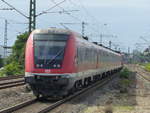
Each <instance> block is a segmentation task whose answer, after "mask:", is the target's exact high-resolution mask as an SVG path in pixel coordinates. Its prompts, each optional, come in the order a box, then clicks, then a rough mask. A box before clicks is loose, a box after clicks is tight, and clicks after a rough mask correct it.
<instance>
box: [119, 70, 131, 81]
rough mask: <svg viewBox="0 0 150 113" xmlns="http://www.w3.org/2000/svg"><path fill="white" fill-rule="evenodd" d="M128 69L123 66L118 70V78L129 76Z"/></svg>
mask: <svg viewBox="0 0 150 113" xmlns="http://www.w3.org/2000/svg"><path fill="white" fill-rule="evenodd" d="M130 73H131V72H130V71H129V70H128V69H127V68H124V69H123V70H122V71H121V72H120V78H126V79H127V78H129V75H130Z"/></svg>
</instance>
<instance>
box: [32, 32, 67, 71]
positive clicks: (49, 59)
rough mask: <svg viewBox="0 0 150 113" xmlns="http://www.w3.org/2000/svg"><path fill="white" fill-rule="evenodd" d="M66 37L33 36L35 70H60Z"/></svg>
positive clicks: (50, 35)
mask: <svg viewBox="0 0 150 113" xmlns="http://www.w3.org/2000/svg"><path fill="white" fill-rule="evenodd" d="M67 37H68V36H67V35H61V34H59V35H56V34H55V35H52V34H42V35H41V34H40V35H39V34H36V35H34V59H35V60H34V61H35V67H36V68H44V69H53V68H61V66H62V61H63V57H64V50H65V46H66V42H67Z"/></svg>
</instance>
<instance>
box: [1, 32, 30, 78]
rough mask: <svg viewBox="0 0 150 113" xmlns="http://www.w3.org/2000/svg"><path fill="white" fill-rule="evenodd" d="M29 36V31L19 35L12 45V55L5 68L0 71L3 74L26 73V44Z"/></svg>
mask: <svg viewBox="0 0 150 113" xmlns="http://www.w3.org/2000/svg"><path fill="white" fill-rule="evenodd" d="M28 36H29V34H28V32H25V33H23V34H21V35H18V36H17V40H16V41H15V44H14V45H13V47H12V55H10V56H9V57H8V58H7V59H6V62H7V63H6V65H5V66H4V69H3V70H1V72H0V74H1V76H3V75H6V76H8V75H16V74H17V75H18V74H23V73H24V58H25V45H26V41H27V39H28ZM2 74H3V75H2Z"/></svg>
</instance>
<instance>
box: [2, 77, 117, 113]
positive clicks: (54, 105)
mask: <svg viewBox="0 0 150 113" xmlns="http://www.w3.org/2000/svg"><path fill="white" fill-rule="evenodd" d="M115 77H116V76H115V75H113V76H110V77H108V78H105V79H102V80H100V81H98V82H96V83H94V84H92V85H90V86H88V87H86V88H84V89H82V90H79V91H78V92H76V93H75V94H73V95H70V96H68V97H66V98H64V99H61V100H58V101H57V102H54V103H52V104H51V105H50V106H48V107H46V108H44V109H42V110H41V111H39V112H38V113H47V112H49V111H51V110H53V109H55V108H57V107H59V106H60V105H62V104H64V103H66V102H68V101H69V100H72V99H74V98H75V97H78V96H80V95H81V94H84V93H86V92H87V91H89V90H90V89H91V90H92V89H94V88H98V87H102V86H103V85H105V84H106V83H108V82H109V81H110V80H112V79H113V78H115ZM36 102H38V101H37V99H33V100H30V101H26V102H23V103H20V104H18V105H15V106H12V107H10V108H7V109H4V110H0V113H11V112H14V111H17V110H21V109H23V108H24V107H28V106H32V105H33V104H34V103H36Z"/></svg>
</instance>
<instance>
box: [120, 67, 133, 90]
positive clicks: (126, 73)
mask: <svg viewBox="0 0 150 113" xmlns="http://www.w3.org/2000/svg"><path fill="white" fill-rule="evenodd" d="M131 73H132V72H131V71H130V70H129V69H128V68H124V69H122V70H121V72H120V74H119V75H120V81H119V86H120V92H121V93H127V92H128V87H129V85H130V84H131V80H130V75H131Z"/></svg>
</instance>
